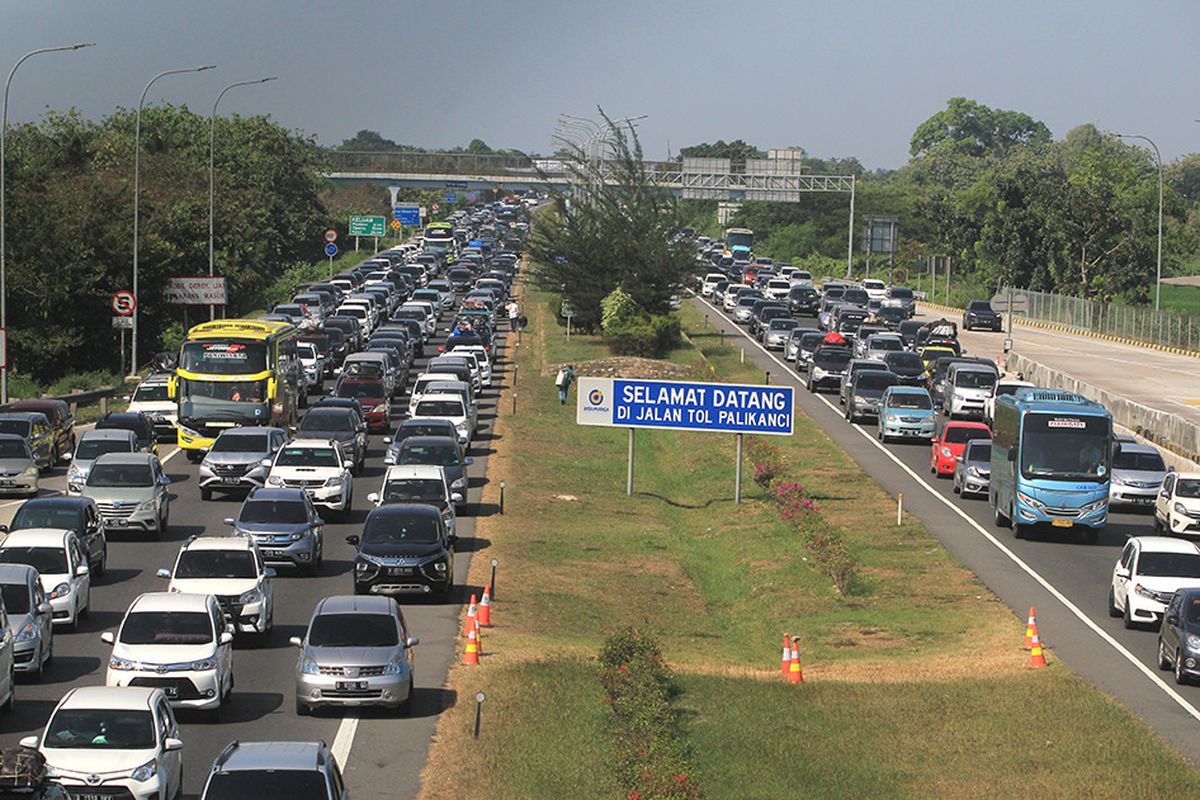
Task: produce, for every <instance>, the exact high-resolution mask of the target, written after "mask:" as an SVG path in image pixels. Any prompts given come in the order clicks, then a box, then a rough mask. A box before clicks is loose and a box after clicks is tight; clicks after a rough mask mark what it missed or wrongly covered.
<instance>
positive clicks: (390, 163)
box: [328, 150, 535, 175]
mask: <svg viewBox="0 0 1200 800" xmlns="http://www.w3.org/2000/svg"><path fill="white" fill-rule="evenodd" d="M328 156H329V162H330V169H331V170H332V171H333V172H364V173H366V172H379V173H391V174H434V175H509V174H514V173H522V174H533V173H534V172H535V170H534V166H533V161H532V160H531V159H530V158H528V157H527V156H508V155H476V154H474V153H406V152H374V151H369V150H331V151H329V154H328Z"/></svg>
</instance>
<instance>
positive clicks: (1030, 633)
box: [1025, 606, 1038, 650]
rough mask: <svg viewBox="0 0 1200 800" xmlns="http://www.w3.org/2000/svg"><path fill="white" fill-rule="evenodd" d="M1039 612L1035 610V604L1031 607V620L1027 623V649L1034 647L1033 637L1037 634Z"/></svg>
mask: <svg viewBox="0 0 1200 800" xmlns="http://www.w3.org/2000/svg"><path fill="white" fill-rule="evenodd" d="M1037 632H1038V629H1037V614H1036V613H1035V612H1034V610H1033V606H1030V607H1029V621H1028V622H1026V623H1025V649H1026V650H1032V649H1033V639H1034V637H1035V636H1037Z"/></svg>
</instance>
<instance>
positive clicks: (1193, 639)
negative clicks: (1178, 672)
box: [1183, 633, 1200, 650]
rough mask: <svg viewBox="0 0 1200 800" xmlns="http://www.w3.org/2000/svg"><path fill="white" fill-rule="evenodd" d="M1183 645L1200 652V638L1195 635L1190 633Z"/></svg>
mask: <svg viewBox="0 0 1200 800" xmlns="http://www.w3.org/2000/svg"><path fill="white" fill-rule="evenodd" d="M1183 643H1184V645H1185V646H1186V647H1187V649H1189V650H1200V636H1197V635H1196V634H1194V633H1189V634H1188V635H1187V636H1186V637H1185V638H1184V640H1183Z"/></svg>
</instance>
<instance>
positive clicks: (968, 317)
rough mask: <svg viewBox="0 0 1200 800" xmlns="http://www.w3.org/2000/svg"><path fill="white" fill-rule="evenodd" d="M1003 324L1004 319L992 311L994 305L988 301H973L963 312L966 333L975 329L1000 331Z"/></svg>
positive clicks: (963, 324)
mask: <svg viewBox="0 0 1200 800" xmlns="http://www.w3.org/2000/svg"><path fill="white" fill-rule="evenodd" d="M1003 323H1004V318H1003V317H1001V316H1000V315H999V314H997V313H996V312H995V311H993V310H992V304H991V303H989V302H988V301H987V300H972V301H971V302H969V303H967V307H966V308H965V309H964V310H963V320H962V326H963V330H964V331H969V330H974V329H975V328H984V329H986V330H990V331H999V330H1001V328H1002V326H1003Z"/></svg>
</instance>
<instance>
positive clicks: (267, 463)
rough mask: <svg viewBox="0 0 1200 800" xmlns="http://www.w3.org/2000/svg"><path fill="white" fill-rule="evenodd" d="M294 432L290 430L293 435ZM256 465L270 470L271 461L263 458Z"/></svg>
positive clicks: (293, 429)
mask: <svg viewBox="0 0 1200 800" xmlns="http://www.w3.org/2000/svg"><path fill="white" fill-rule="evenodd" d="M295 430H296V429H295V428H292V432H293V433H295ZM258 465H259V466H260V467H266V468H267V469H270V468H271V459H269V458H264V459H263V460H262V461H260V462H258Z"/></svg>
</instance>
